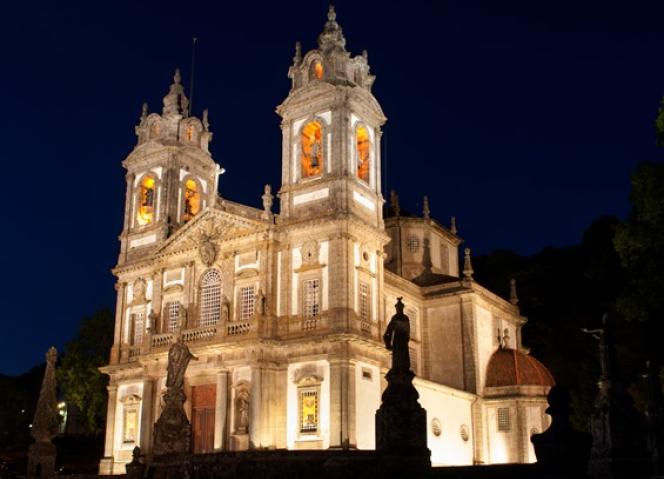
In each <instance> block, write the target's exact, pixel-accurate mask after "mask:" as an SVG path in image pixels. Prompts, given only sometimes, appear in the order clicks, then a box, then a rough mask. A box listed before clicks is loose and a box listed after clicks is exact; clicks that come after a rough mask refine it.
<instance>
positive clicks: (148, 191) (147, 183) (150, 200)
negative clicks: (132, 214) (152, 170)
mask: <svg viewBox="0 0 664 479" xmlns="http://www.w3.org/2000/svg"><path fill="white" fill-rule="evenodd" d="M155 190H156V188H155V179H154V178H153V177H152V176H146V177H145V178H143V179H142V180H141V185H140V188H139V191H138V212H137V215H136V221H138V224H139V225H141V226H144V225H147V224H149V223H152V221H153V220H154V206H155V205H154V204H155Z"/></svg>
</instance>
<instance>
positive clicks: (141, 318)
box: [131, 311, 145, 346]
mask: <svg viewBox="0 0 664 479" xmlns="http://www.w3.org/2000/svg"><path fill="white" fill-rule="evenodd" d="M144 328H145V313H144V312H143V311H136V312H133V313H131V344H132V345H133V346H139V345H140V344H141V343H142V342H143V329H144Z"/></svg>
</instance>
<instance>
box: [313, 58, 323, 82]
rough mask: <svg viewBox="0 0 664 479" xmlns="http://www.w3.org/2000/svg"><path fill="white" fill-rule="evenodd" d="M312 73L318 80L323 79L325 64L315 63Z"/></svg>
mask: <svg viewBox="0 0 664 479" xmlns="http://www.w3.org/2000/svg"><path fill="white" fill-rule="evenodd" d="M312 72H313V74H314V78H315V79H316V80H322V79H323V64H322V63H321V62H319V61H315V62H314V64H313V66H312Z"/></svg>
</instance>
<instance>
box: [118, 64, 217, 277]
mask: <svg viewBox="0 0 664 479" xmlns="http://www.w3.org/2000/svg"><path fill="white" fill-rule="evenodd" d="M209 126H210V125H209V123H208V115H207V110H205V111H204V112H203V117H202V119H198V118H196V117H195V116H191V115H190V105H189V100H188V99H187V96H186V95H185V93H184V87H183V86H182V83H181V77H180V71H179V70H176V71H175V75H174V77H173V84H172V85H171V86H170V88H169V91H168V93H167V94H166V96H165V97H164V101H163V109H162V113H161V114H158V113H148V106H147V104H143V111H142V114H141V118H140V122H139V124H138V125H137V126H136V136H137V137H138V143H137V145H136V146H135V147H134V150H133V151H132V152H131V153H130V154H129V156H128V157H127V158H126V159H125V160H124V162H123V163H122V166H124V168H125V169H126V170H127V174H126V178H127V191H126V197H125V216H124V226H123V230H122V233H121V235H120V243H121V246H120V257H119V260H118V263H119V264H123V263H125V262H127V261H131V260H132V259H133V258H137V257H141V256H143V255H144V254H145V253H147V252H149V251H151V250H152V249H153V248H154V247H155V246H157V245H159V244H160V243H161V242H162V241H163V240H165V239H166V238H168V237H169V236H170V235H171V234H172V233H173V232H174V231H176V230H177V229H178V228H180V227H181V226H182V225H184V224H185V223H187V222H188V221H190V220H191V219H193V218H194V216H196V215H197V214H198V213H199V212H200V211H202V210H203V209H204V208H205V207H207V206H208V205H213V204H214V203H215V201H216V199H217V179H218V175H219V173H220V171H221V168H220V167H219V165H218V164H217V163H215V162H214V161H213V160H212V157H211V155H210V152H209V150H208V143H209V142H210V141H211V140H212V133H211V132H210V128H209Z"/></svg>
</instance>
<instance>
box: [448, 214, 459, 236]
mask: <svg viewBox="0 0 664 479" xmlns="http://www.w3.org/2000/svg"><path fill="white" fill-rule="evenodd" d="M458 232H459V230H457V225H456V216H452V221H451V222H450V233H452V234H453V235H455V234H457V233H458Z"/></svg>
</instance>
